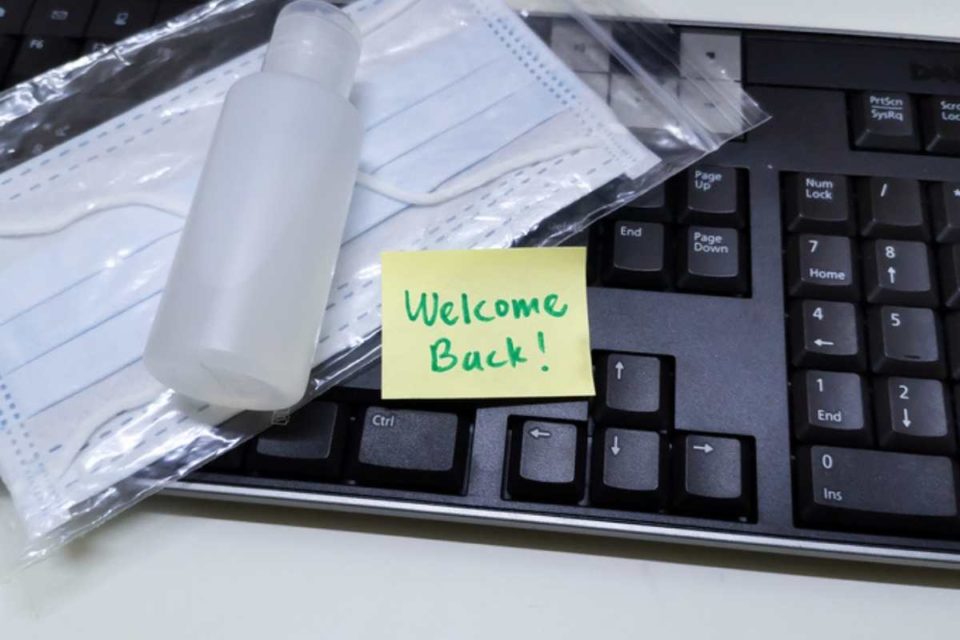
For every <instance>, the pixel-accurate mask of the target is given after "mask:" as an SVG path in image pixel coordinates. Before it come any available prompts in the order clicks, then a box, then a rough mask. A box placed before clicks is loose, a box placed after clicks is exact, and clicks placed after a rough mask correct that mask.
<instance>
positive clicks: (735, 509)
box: [673, 434, 753, 518]
mask: <svg viewBox="0 0 960 640" xmlns="http://www.w3.org/2000/svg"><path fill="white" fill-rule="evenodd" d="M674 452H675V454H676V456H677V459H676V465H675V466H674V472H675V473H674V476H675V477H674V482H673V488H674V496H675V504H676V507H677V510H678V511H681V512H683V513H689V514H692V515H705V516H712V517H719V518H737V517H746V516H749V515H750V513H751V511H752V502H753V498H752V496H753V479H752V478H753V471H752V469H751V468H749V467H752V464H753V462H752V461H750V460H748V459H747V458H748V456H747V455H746V452H745V451H744V445H743V443H742V442H741V441H740V440H739V439H737V438H730V437H725V436H714V435H694V434H684V435H681V436H679V437H678V438H677V442H676V444H675V446H674Z"/></svg>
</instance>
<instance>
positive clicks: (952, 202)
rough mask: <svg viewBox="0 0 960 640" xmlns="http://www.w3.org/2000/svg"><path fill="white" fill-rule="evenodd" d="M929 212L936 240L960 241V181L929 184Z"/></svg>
mask: <svg viewBox="0 0 960 640" xmlns="http://www.w3.org/2000/svg"><path fill="white" fill-rule="evenodd" d="M930 213H931V216H932V217H933V233H934V235H935V236H936V239H937V242H944V243H946V242H960V182H935V183H933V184H931V185H930Z"/></svg>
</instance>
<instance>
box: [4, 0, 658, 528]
mask: <svg viewBox="0 0 960 640" xmlns="http://www.w3.org/2000/svg"><path fill="white" fill-rule="evenodd" d="M349 11H350V12H351V13H352V14H353V17H354V19H355V21H356V22H357V24H358V25H359V26H360V28H361V30H363V31H364V32H365V36H364V55H363V59H362V60H361V67H360V71H359V73H358V82H357V87H356V90H355V93H354V102H355V104H356V105H357V107H358V108H359V109H360V111H361V114H362V117H363V121H364V123H365V127H366V135H365V140H364V150H363V154H362V162H361V171H363V172H364V173H365V177H364V178H363V179H362V180H361V182H360V184H361V185H366V186H358V187H357V190H356V192H355V194H354V199H353V203H352V208H351V212H350V217H349V219H348V223H347V231H346V234H345V237H344V240H343V247H342V250H341V254H340V259H339V263H338V266H337V270H336V273H335V277H334V284H333V288H332V293H331V298H330V301H329V305H328V311H327V313H326V316H325V323H324V326H323V328H322V330H321V332H320V336H319V343H318V347H317V352H316V362H317V363H321V362H324V361H325V360H327V359H328V358H330V357H332V356H334V355H336V354H338V353H341V352H343V351H344V350H346V349H348V348H351V347H355V346H357V345H358V344H360V343H361V342H362V341H363V339H365V338H367V337H368V336H370V335H372V334H373V333H375V332H376V331H377V330H378V329H379V326H380V313H379V297H380V286H379V275H380V267H379V264H380V261H379V255H380V253H381V252H382V251H386V250H420V249H448V248H474V247H476V248H481V247H502V246H509V245H510V244H511V243H512V242H513V241H515V240H516V239H517V238H518V237H521V236H523V235H524V234H525V233H527V232H529V231H530V230H531V229H532V228H534V227H536V226H537V224H539V223H540V222H541V221H543V220H544V219H545V218H547V217H548V216H549V215H551V214H553V213H554V212H556V211H558V210H560V209H562V208H563V207H565V206H567V205H569V204H571V203H573V202H575V201H576V200H578V199H579V198H581V197H583V196H585V195H586V194H588V193H590V192H591V191H593V190H595V189H597V188H599V187H601V186H603V185H604V184H607V183H608V182H610V181H611V180H613V179H615V178H617V177H618V176H622V175H626V176H628V177H636V176H639V175H641V174H643V173H644V172H646V171H647V170H649V169H650V168H652V167H654V166H655V165H656V164H658V162H659V158H657V157H656V156H655V155H654V154H652V153H651V152H650V151H649V150H647V149H646V148H645V147H643V146H642V145H640V144H639V143H638V142H636V141H635V140H634V139H633V137H632V136H631V135H630V134H629V133H628V132H627V130H626V129H624V128H623V127H622V126H621V125H620V124H619V123H618V122H617V121H616V119H615V118H614V116H613V115H612V113H611V112H610V110H609V109H608V108H607V106H606V104H605V103H604V102H603V101H602V100H600V99H599V98H598V97H596V96H595V95H594V94H593V93H592V92H591V90H590V89H589V88H587V87H586V86H585V85H584V84H583V83H582V82H580V81H579V80H578V78H577V77H576V76H575V75H574V74H573V73H572V72H570V71H569V70H568V69H567V68H566V67H565V66H563V64H562V63H560V62H559V60H557V59H556V58H555V56H554V55H553V54H552V53H551V52H550V51H549V49H547V48H546V46H545V45H543V43H541V42H540V41H539V40H538V39H537V38H536V36H534V35H533V34H532V33H531V32H529V31H528V30H527V29H526V27H525V26H524V25H523V24H522V21H521V20H520V19H519V18H518V17H517V16H516V15H515V14H514V13H513V11H511V10H510V9H509V8H507V7H506V6H505V5H504V4H502V2H501V1H500V0H451V1H449V2H445V3H443V8H442V10H438V9H437V4H436V3H433V2H430V1H427V0H421V1H420V2H416V1H410V0H394V1H389V0H387V1H384V0H362V1H361V2H358V3H354V4H353V5H351V6H350V8H349ZM262 57H263V50H262V49H258V50H255V51H253V52H251V53H248V54H246V55H244V56H241V57H240V58H237V59H235V60H233V61H231V62H229V63H227V64H224V65H222V66H221V67H219V68H216V69H214V70H212V71H210V72H208V73H205V74H203V75H202V76H200V77H198V78H196V79H194V80H192V81H190V82H188V83H186V84H184V85H182V86H180V87H178V88H176V89H174V90H172V91H170V92H168V93H166V94H163V95H161V96H159V97H157V98H155V99H153V100H151V101H149V102H147V103H145V104H143V105H141V106H140V107H137V108H136V109H133V110H131V111H129V112H127V113H124V114H123V115H121V116H118V117H117V118H115V119H114V120H111V121H109V122H107V123H105V124H103V125H101V126H100V127H97V128H96V129H93V130H91V131H90V132H88V133H86V134H84V135H82V136H80V137H77V138H75V139H73V140H71V141H70V142H68V143H66V144H64V145H62V146H60V147H58V148H55V149H53V150H51V151H49V152H47V153H45V154H44V155H42V156H39V157H37V158H34V159H33V160H31V161H29V162H27V163H25V164H22V165H20V166H18V167H16V168H15V169H12V170H11V171H9V172H7V173H6V174H4V175H0V236H3V235H4V234H5V233H6V234H16V233H21V234H28V233H31V232H37V231H47V232H51V231H54V230H56V231H55V232H51V233H46V234H45V235H41V236H36V237H26V238H24V239H22V240H17V241H11V240H0V242H3V243H4V245H5V246H13V247H14V249H15V251H16V254H14V255H19V256H20V257H19V258H17V259H15V260H14V261H13V262H12V263H11V264H9V265H7V266H6V268H3V265H0V291H2V292H3V295H0V402H2V406H0V473H2V477H3V480H4V481H5V482H6V484H7V485H8V488H9V489H10V492H11V494H12V496H13V498H14V501H15V503H16V504H17V506H18V510H19V511H20V513H21V515H22V516H23V517H24V519H25V520H26V521H27V525H28V527H29V529H30V530H31V533H34V534H42V533H45V532H47V531H50V530H51V529H53V528H55V527H57V526H59V525H61V524H63V523H64V522H65V521H66V520H67V519H68V518H69V516H70V508H71V507H72V506H74V505H76V504H77V503H79V502H81V501H83V500H86V499H88V498H90V497H91V496H95V495H97V494H99V493H101V492H103V491H104V490H105V489H107V488H109V487H110V486H111V485H113V484H114V483H116V482H118V481H119V480H121V479H123V478H125V477H128V476H129V475H131V474H132V473H134V472H136V471H138V470H139V469H142V468H143V467H144V466H146V465H148V464H150V463H151V462H153V461H155V460H158V459H159V458H161V457H163V456H166V455H169V454H170V453H171V452H174V451H177V450H178V449H180V448H182V447H183V446H184V445H186V444H188V443H189V442H190V441H191V439H192V438H194V437H195V436H196V434H197V433H198V429H201V428H203V429H205V428H206V426H207V425H214V424H217V423H219V422H221V421H223V420H224V419H226V418H227V417H229V415H230V413H231V412H230V411H229V410H223V409H218V408H216V407H209V406H205V405H199V406H198V405H197V404H196V403H192V402H190V401H189V400H186V399H183V398H180V397H176V396H173V395H172V394H171V393H169V392H166V390H165V389H164V388H162V387H161V386H160V385H159V384H158V383H157V382H155V381H154V380H153V379H152V378H151V377H150V376H149V375H148V374H147V373H146V371H145V369H144V368H143V366H142V362H141V356H142V354H143V349H144V345H145V342H146V338H147V334H148V330H149V327H150V323H151V321H152V318H153V315H154V312H155V310H156V306H157V303H158V301H159V298H160V292H161V291H162V288H163V286H164V283H165V280H166V277H167V272H168V269H169V267H170V261H171V259H172V257H173V254H174V251H175V248H176V243H177V240H178V237H179V231H180V229H181V227H182V224H183V219H182V216H183V215H185V212H186V211H187V210H188V208H189V202H190V199H191V196H192V193H193V188H194V186H195V185H196V183H197V181H198V178H199V172H200V169H201V167H202V161H203V157H204V155H205V153H206V149H207V146H208V144H209V141H210V138H211V136H212V132H213V128H214V125H215V122H216V118H217V115H218V112H219V106H220V103H221V101H222V98H223V94H224V92H225V91H226V90H227V88H229V86H230V85H231V84H232V83H233V82H235V81H236V80H237V79H238V78H239V77H242V76H243V75H245V74H248V73H251V72H253V71H255V70H257V69H259V67H260V63H261V60H262ZM391 196H392V197H391ZM398 198H399V199H398ZM411 203H413V204H411ZM58 229H59V230H58ZM0 246H2V245H0ZM208 431H209V429H206V431H205V432H208Z"/></svg>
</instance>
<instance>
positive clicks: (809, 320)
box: [790, 300, 866, 371]
mask: <svg viewBox="0 0 960 640" xmlns="http://www.w3.org/2000/svg"><path fill="white" fill-rule="evenodd" d="M790 347H791V351H792V353H793V364H794V365H795V366H798V367H811V368H823V369H841V370H844V369H845V370H851V371H861V370H863V369H864V367H865V366H866V356H865V349H864V347H863V337H862V332H861V329H860V313H859V311H858V310H857V307H856V306H854V305H853V304H851V303H849V302H827V301H824V300H802V301H801V300H797V301H795V302H794V303H793V304H792V305H791V307H790Z"/></svg>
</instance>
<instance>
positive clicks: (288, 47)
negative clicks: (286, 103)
mask: <svg viewBox="0 0 960 640" xmlns="http://www.w3.org/2000/svg"><path fill="white" fill-rule="evenodd" d="M360 37H361V36H360V30H359V29H358V28H357V25H356V24H354V22H353V20H351V19H350V16H348V15H347V14H346V13H344V12H343V11H341V10H340V9H338V8H337V7H335V6H333V5H332V4H330V3H328V2H323V1H322V0H295V1H294V2H291V3H290V4H288V5H287V6H286V7H284V8H283V9H282V10H281V11H280V15H279V16H277V22H276V24H274V27H273V36H272V37H271V38H270V44H269V45H268V47H267V56H266V59H265V60H264V63H263V70H264V71H272V72H277V73H290V74H293V75H298V76H303V77H305V78H310V79H311V80H315V81H317V82H320V83H323V84H325V85H327V86H329V87H330V88H331V90H334V91H336V92H337V93H339V94H340V95H342V96H344V97H348V96H349V95H350V88H351V87H352V86H353V79H354V76H355V75H356V72H357V64H358V63H359V61H360Z"/></svg>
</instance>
